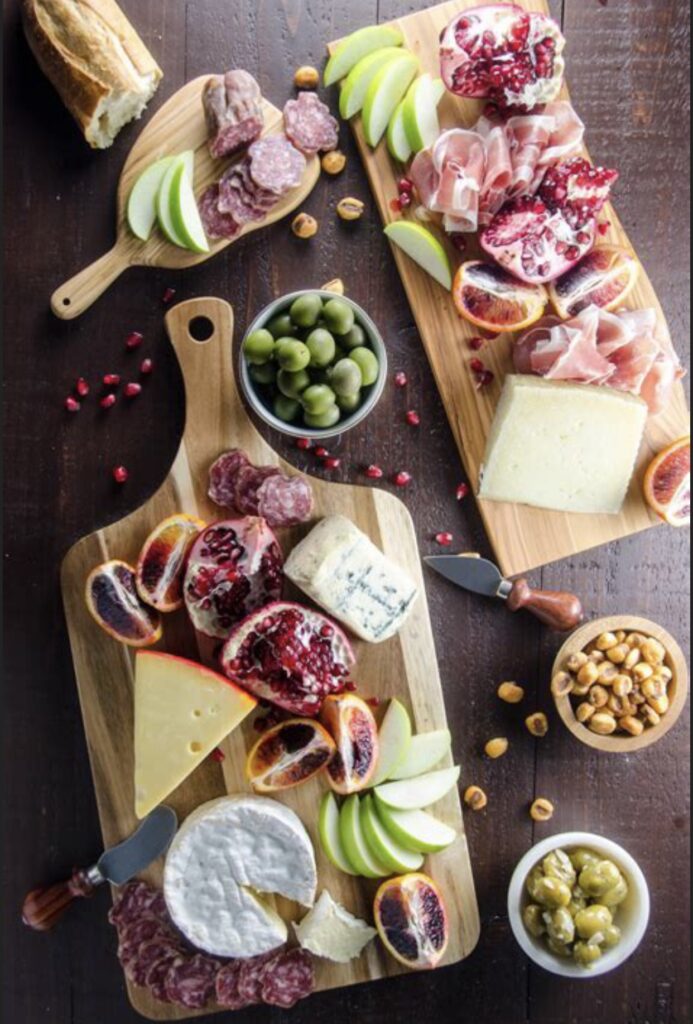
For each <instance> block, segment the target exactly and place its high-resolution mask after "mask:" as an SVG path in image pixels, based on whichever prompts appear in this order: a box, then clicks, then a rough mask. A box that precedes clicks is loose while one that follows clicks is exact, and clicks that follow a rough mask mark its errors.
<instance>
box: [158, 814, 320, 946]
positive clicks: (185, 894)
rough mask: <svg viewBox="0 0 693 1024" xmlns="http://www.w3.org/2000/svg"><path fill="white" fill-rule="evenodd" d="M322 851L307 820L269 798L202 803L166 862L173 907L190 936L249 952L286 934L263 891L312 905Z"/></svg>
mask: <svg viewBox="0 0 693 1024" xmlns="http://www.w3.org/2000/svg"><path fill="white" fill-rule="evenodd" d="M316 885H317V872H316V867H315V854H314V852H313V846H312V844H311V841H310V838H309V836H308V833H307V832H306V830H305V828H304V827H303V825H302V823H301V819H300V818H299V817H298V815H296V814H295V813H294V812H293V811H292V810H291V809H290V808H289V807H285V806H284V805H283V804H280V803H278V802H277V801H276V800H272V799H270V798H268V797H257V796H253V797H246V796H225V797H220V798H219V799H218V800H210V801H209V802H208V803H205V804H201V806H200V807H198V808H197V809H196V810H195V811H193V813H192V814H190V815H189V816H188V817H187V818H186V819H185V821H184V822H183V824H182V826H181V827H180V829H179V830H178V832H177V834H176V836H175V838H174V840H173V842H172V843H171V845H170V847H169V850H168V853H167V854H166V864H165V866H164V896H165V898H166V905H167V907H168V910H169V913H170V914H171V917H172V918H173V920H174V922H175V923H176V925H177V926H178V927H179V928H180V930H181V931H182V932H183V934H184V935H185V937H186V938H187V939H189V940H190V942H192V943H193V945H195V946H198V947H199V948H200V949H204V950H205V951H206V952H208V953H213V954H214V955H215V956H231V957H249V956H256V955H257V954H259V953H265V952H267V951H269V950H270V949H274V948H276V947H277V946H280V945H282V944H283V943H284V942H285V941H286V936H287V929H286V925H285V923H284V921H283V920H282V919H281V917H280V916H279V915H278V914H277V912H276V911H275V909H274V907H273V906H272V904H271V902H270V901H269V900H268V899H267V898H266V896H263V894H276V895H279V896H285V897H286V898H287V899H290V900H295V901H296V902H298V903H302V904H303V905H304V906H308V907H310V906H312V904H313V901H314V900H315V887H316Z"/></svg>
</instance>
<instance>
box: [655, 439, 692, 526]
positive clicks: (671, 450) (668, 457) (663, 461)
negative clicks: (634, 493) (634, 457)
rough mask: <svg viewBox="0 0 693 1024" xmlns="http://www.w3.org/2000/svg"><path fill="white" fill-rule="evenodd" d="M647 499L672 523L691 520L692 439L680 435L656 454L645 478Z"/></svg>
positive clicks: (657, 511)
mask: <svg viewBox="0 0 693 1024" xmlns="http://www.w3.org/2000/svg"><path fill="white" fill-rule="evenodd" d="M643 491H644V494H645V500H646V502H647V503H648V505H650V507H651V508H653V509H654V511H655V512H656V513H657V515H658V516H661V518H662V519H664V521H665V522H667V523H669V524H670V525H671V526H689V525H690V522H691V439H690V436H689V437H681V438H679V440H678V441H674V442H673V444H670V445H669V446H668V447H667V448H665V449H664V450H663V451H661V452H660V453H659V454H658V455H656V456H655V457H654V459H653V460H652V462H651V463H650V465H649V466H648V467H647V472H646V473H645V480H644V482H643Z"/></svg>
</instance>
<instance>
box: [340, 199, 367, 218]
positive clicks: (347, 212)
mask: <svg viewBox="0 0 693 1024" xmlns="http://www.w3.org/2000/svg"><path fill="white" fill-rule="evenodd" d="M364 209H365V204H364V203H363V201H362V200H361V199H354V198H353V197H352V196H347V197H346V199H340V200H339V202H338V203H337V215H338V216H339V217H341V218H342V220H359V219H360V218H361V217H362V216H363V211H364Z"/></svg>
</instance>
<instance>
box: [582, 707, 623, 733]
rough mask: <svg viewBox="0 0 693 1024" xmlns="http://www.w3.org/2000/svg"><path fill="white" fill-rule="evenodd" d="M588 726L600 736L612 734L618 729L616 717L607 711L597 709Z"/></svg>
mask: <svg viewBox="0 0 693 1024" xmlns="http://www.w3.org/2000/svg"><path fill="white" fill-rule="evenodd" d="M587 728H588V729H591V730H592V732H596V733H598V734H599V735H600V736H610V735H611V733H612V732H615V731H616V719H615V718H614V716H613V715H610V714H609V713H608V712H607V711H596V712H595V713H594V714H593V715H592V717H591V718H590V720H589V722H588V723H587Z"/></svg>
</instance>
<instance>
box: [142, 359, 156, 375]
mask: <svg viewBox="0 0 693 1024" xmlns="http://www.w3.org/2000/svg"><path fill="white" fill-rule="evenodd" d="M153 369H154V360H153V359H143V360H142V362H141V363H140V373H151V372H152V370H153Z"/></svg>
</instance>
